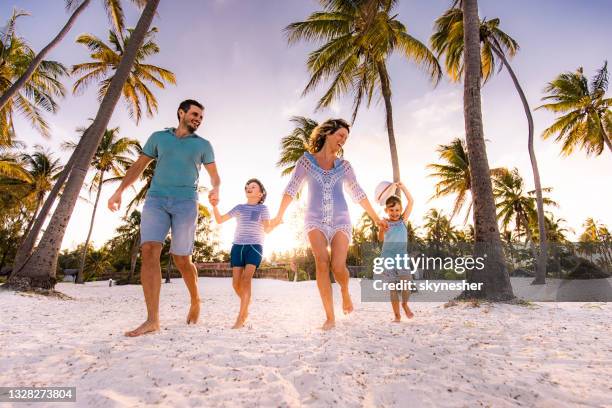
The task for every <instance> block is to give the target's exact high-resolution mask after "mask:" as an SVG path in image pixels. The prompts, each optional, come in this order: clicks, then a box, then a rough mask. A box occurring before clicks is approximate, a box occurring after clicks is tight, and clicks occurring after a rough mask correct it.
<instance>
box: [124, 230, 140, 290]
mask: <svg viewBox="0 0 612 408" xmlns="http://www.w3.org/2000/svg"><path fill="white" fill-rule="evenodd" d="M139 241H140V232H139V233H138V234H137V235H136V237H135V238H134V242H132V249H131V250H130V273H129V274H128V278H127V281H128V283H131V282H132V277H133V276H134V272H135V271H136V260H137V259H138V248H139V245H138V243H139Z"/></svg>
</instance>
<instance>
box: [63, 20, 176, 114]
mask: <svg viewBox="0 0 612 408" xmlns="http://www.w3.org/2000/svg"><path fill="white" fill-rule="evenodd" d="M132 33H133V30H128V33H127V35H126V36H125V38H123V37H122V36H121V35H119V34H118V33H117V32H116V31H113V30H110V31H109V43H110V44H106V43H105V42H104V41H102V40H101V39H99V38H98V37H96V36H94V35H92V34H83V35H80V36H79V37H78V38H77V40H76V41H77V43H79V44H83V45H85V46H86V47H87V48H88V49H89V51H91V58H92V59H93V61H91V62H86V63H83V64H77V65H73V66H72V71H71V73H72V74H73V75H82V76H81V77H80V78H79V79H77V80H76V82H75V83H74V86H73V88H72V91H73V93H75V94H78V93H81V92H83V91H84V89H85V88H87V86H88V85H90V84H91V83H92V82H97V83H98V84H99V85H98V99H99V100H101V99H102V98H103V97H104V95H106V92H107V91H108V87H109V86H110V83H111V80H112V78H113V75H114V73H115V71H116V70H117V67H118V66H119V63H120V62H121V59H122V57H123V54H124V52H125V46H126V44H127V43H128V42H129V40H130V37H131V35H132ZM155 33H157V28H156V27H153V28H152V29H151V30H149V32H147V34H146V37H145V39H144V42H143V44H142V45H141V46H140V47H139V48H138V52H137V54H136V60H135V61H134V66H133V67H132V70H131V72H130V75H129V77H128V80H127V81H126V82H125V84H124V85H123V97H124V99H125V102H126V106H127V109H128V113H129V114H130V117H132V118H134V119H135V121H136V124H138V122H139V121H140V118H141V117H142V111H143V106H142V105H143V103H144V107H145V109H146V112H147V116H148V117H152V116H153V115H154V113H156V112H157V98H156V97H155V95H153V92H152V91H151V89H150V88H149V85H148V84H147V83H150V84H152V85H155V86H156V87H158V88H161V89H163V88H164V87H165V83H167V82H168V83H171V84H176V78H175V77H174V74H173V73H172V72H170V71H168V70H167V69H164V68H161V67H158V66H156V65H151V64H146V63H145V60H146V59H147V58H148V57H151V56H152V55H155V54H157V53H159V46H158V45H157V44H156V43H155V41H154V36H155Z"/></svg>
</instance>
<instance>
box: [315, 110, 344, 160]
mask: <svg viewBox="0 0 612 408" xmlns="http://www.w3.org/2000/svg"><path fill="white" fill-rule="evenodd" d="M341 128H345V129H346V130H347V131H350V130H351V129H350V128H351V125H349V124H348V122H347V121H346V120H344V119H328V120H326V121H325V122H323V123H321V124H319V126H317V127H316V128H314V130H313V131H312V133H311V134H310V140H309V141H308V151H309V152H310V153H316V152H319V151H321V149H322V148H323V145H324V144H325V139H326V138H327V135H331V134H333V133H336V131H338V129H341ZM339 155H340V156H342V150H340V153H339Z"/></svg>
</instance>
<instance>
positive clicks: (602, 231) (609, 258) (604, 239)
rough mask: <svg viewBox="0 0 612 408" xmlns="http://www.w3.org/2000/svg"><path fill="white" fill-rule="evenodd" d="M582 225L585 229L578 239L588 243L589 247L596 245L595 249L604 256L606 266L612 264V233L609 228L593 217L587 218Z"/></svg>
mask: <svg viewBox="0 0 612 408" xmlns="http://www.w3.org/2000/svg"><path fill="white" fill-rule="evenodd" d="M582 226H583V227H584V231H583V233H582V234H580V237H579V239H578V240H579V241H580V243H581V244H586V246H587V249H592V247H593V246H595V250H596V251H597V252H599V253H600V254H601V256H602V262H603V263H604V264H606V266H608V265H612V253H611V252H610V251H612V246H611V244H612V234H610V231H609V230H608V228H607V227H606V226H605V225H603V224H601V223H599V222H598V221H596V220H594V219H593V218H592V217H589V218H587V219H586V221H585V222H584V224H582ZM589 247H590V248H589ZM606 247H607V248H606Z"/></svg>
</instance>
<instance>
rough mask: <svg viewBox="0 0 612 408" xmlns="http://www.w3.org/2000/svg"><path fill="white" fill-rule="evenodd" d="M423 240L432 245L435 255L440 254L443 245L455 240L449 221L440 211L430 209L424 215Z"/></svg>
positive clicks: (453, 230)
mask: <svg viewBox="0 0 612 408" xmlns="http://www.w3.org/2000/svg"><path fill="white" fill-rule="evenodd" d="M424 221H425V224H424V225H423V228H425V239H426V240H427V241H428V242H429V243H430V244H433V246H434V249H435V251H436V253H437V254H440V253H441V252H440V251H441V250H442V249H443V246H444V243H449V242H452V241H454V240H455V238H456V233H457V232H456V231H455V229H454V227H453V226H452V224H451V222H450V219H449V218H448V217H447V216H446V215H444V213H442V212H441V211H439V210H437V209H435V208H431V209H430V210H429V211H427V214H425V219H424Z"/></svg>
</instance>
